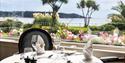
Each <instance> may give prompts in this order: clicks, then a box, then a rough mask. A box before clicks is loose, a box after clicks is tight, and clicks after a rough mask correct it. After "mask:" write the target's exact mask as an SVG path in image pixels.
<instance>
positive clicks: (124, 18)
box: [108, 1, 125, 30]
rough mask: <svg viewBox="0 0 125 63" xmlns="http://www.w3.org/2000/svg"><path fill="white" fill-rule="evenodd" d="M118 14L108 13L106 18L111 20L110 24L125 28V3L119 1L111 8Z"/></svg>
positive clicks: (121, 28)
mask: <svg viewBox="0 0 125 63" xmlns="http://www.w3.org/2000/svg"><path fill="white" fill-rule="evenodd" d="M112 9H113V10H116V11H117V12H118V13H119V14H109V15H108V18H110V19H111V20H112V22H111V24H112V25H114V26H115V27H118V28H119V29H120V30H125V29H124V28H125V4H124V3H123V2H122V1H120V2H119V5H118V6H115V7H113V8H112Z"/></svg>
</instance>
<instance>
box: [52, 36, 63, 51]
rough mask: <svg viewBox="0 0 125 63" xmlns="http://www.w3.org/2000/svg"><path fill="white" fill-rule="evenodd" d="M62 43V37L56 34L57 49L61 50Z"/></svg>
mask: <svg viewBox="0 0 125 63" xmlns="http://www.w3.org/2000/svg"><path fill="white" fill-rule="evenodd" d="M60 44H61V37H60V36H59V35H57V34H56V35H55V39H54V46H55V48H56V50H60Z"/></svg>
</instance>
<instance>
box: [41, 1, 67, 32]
mask: <svg viewBox="0 0 125 63" xmlns="http://www.w3.org/2000/svg"><path fill="white" fill-rule="evenodd" d="M41 1H42V3H43V5H44V4H48V5H50V7H51V8H52V19H53V20H52V21H53V22H52V24H51V30H52V29H53V27H54V26H55V24H57V22H56V21H57V13H58V11H59V9H60V8H61V6H62V4H63V3H65V4H66V3H68V0H41Z"/></svg>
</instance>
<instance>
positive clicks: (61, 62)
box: [0, 51, 103, 63]
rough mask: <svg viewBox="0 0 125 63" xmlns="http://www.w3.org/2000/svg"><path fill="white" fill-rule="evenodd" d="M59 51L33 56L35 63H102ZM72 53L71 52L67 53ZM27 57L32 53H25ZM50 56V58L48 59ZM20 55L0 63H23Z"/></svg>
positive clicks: (81, 55) (80, 55) (98, 60)
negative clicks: (69, 62)
mask: <svg viewBox="0 0 125 63" xmlns="http://www.w3.org/2000/svg"><path fill="white" fill-rule="evenodd" d="M60 52H61V51H58V52H57V51H46V52H45V53H44V54H42V55H39V56H35V58H36V59H37V63H67V60H70V61H71V62H72V63H103V62H102V61H101V60H100V59H98V58H96V57H94V56H93V57H92V60H91V61H84V55H83V54H81V53H76V52H74V54H72V55H68V56H65V54H64V53H67V52H63V53H60ZM68 53H72V52H68ZM27 54H28V55H27V56H29V55H31V54H33V53H32V52H30V53H27ZM50 55H52V56H51V58H48V57H49V56H50ZM20 57H21V54H15V55H12V56H10V57H8V58H5V59H4V60H2V61H0V63H25V62H24V60H23V59H20Z"/></svg>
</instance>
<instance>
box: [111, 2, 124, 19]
mask: <svg viewBox="0 0 125 63" xmlns="http://www.w3.org/2000/svg"><path fill="white" fill-rule="evenodd" d="M112 9H113V10H116V11H118V12H119V13H120V14H121V15H122V16H123V17H124V18H125V4H124V3H123V2H122V1H120V2H119V5H118V6H115V7H113V8H112Z"/></svg>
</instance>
